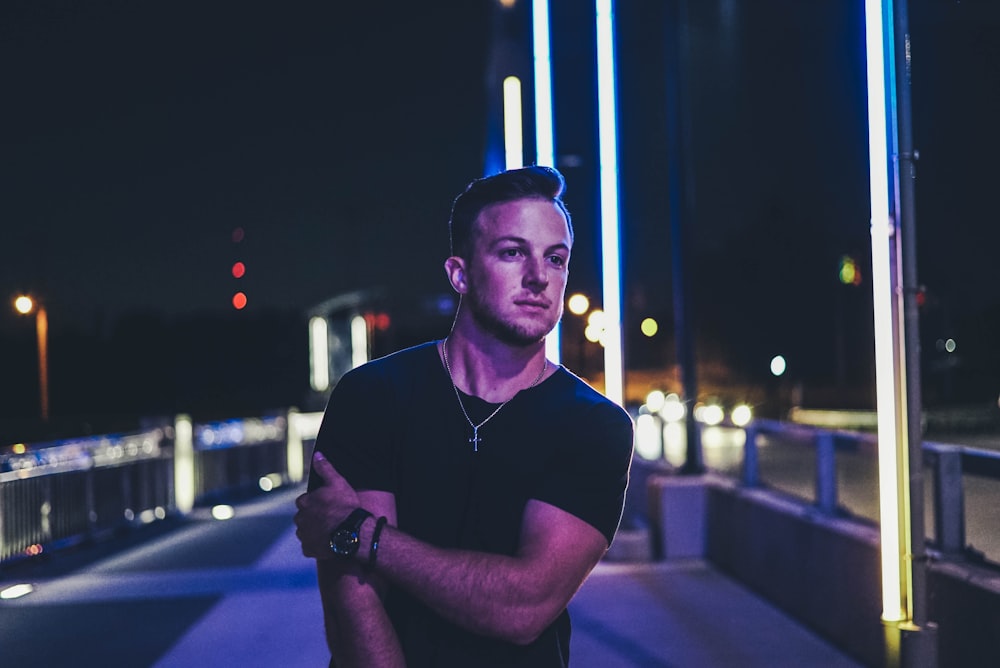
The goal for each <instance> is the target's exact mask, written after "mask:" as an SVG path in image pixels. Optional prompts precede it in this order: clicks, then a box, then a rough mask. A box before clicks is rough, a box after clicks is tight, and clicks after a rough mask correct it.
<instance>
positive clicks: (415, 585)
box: [295, 456, 608, 665]
mask: <svg viewBox="0 0 1000 668" xmlns="http://www.w3.org/2000/svg"><path fill="white" fill-rule="evenodd" d="M313 467H314V470H315V471H316V473H317V474H318V475H319V476H320V478H321V479H322V480H323V484H322V486H320V487H319V488H317V489H315V490H314V491H312V492H310V493H308V494H304V495H302V496H301V497H299V499H298V500H297V501H296V505H297V506H298V508H299V512H298V513H297V514H296V518H295V522H296V525H297V526H298V532H297V533H298V536H299V539H300V540H301V541H302V551H303V554H305V555H306V556H308V557H313V558H316V559H317V560H318V563H319V564H320V566H319V569H320V573H321V594H322V596H323V601H324V610H333V611H335V615H334V616H335V618H336V619H337V620H339V621H340V625H339V627H340V628H342V629H343V628H349V627H350V625H355V624H360V625H361V626H362V627H363V629H364V630H365V631H366V632H368V633H375V634H376V637H382V636H384V635H386V634H389V633H391V627H390V626H388V620H387V618H385V613H384V610H382V609H381V606H380V605H376V604H377V603H378V598H377V595H376V593H375V588H374V586H375V585H374V584H373V581H372V580H371V578H369V579H368V580H364V579H363V577H362V575H361V571H360V569H359V565H360V564H361V563H363V562H365V561H367V559H368V553H369V546H370V544H371V534H372V530H373V528H374V521H372V520H369V521H367V522H365V524H364V525H363V526H362V529H361V546H362V547H361V549H360V550H359V551H358V554H357V555H355V562H354V563H353V564H350V565H345V564H343V563H341V562H332V563H330V564H324V563H323V562H324V561H329V560H330V558H331V557H332V556H333V555H332V554H331V552H330V548H329V535H330V531H331V530H332V529H333V528H334V527H335V526H336V525H337V524H338V523H339V522H340V521H342V520H343V519H344V518H345V517H346V516H347V515H348V513H350V512H351V510H353V509H354V508H356V507H359V506H361V507H365V508H367V509H368V510H370V511H372V512H373V513H374V514H375V515H376V517H377V516H378V515H385V516H386V517H388V518H389V524H388V525H387V526H386V527H385V529H384V530H383V532H382V536H381V538H380V540H379V548H378V558H377V565H376V568H375V575H376V576H377V577H379V578H384V580H386V581H388V582H389V583H390V584H392V585H395V586H398V587H402V588H403V589H406V590H407V591H409V592H410V593H411V594H413V595H414V596H415V597H417V598H418V599H420V600H421V601H422V602H423V603H425V604H426V605H427V606H428V607H430V608H431V609H433V610H434V611H435V612H437V613H438V614H440V615H441V616H442V617H444V618H445V619H448V620H449V621H451V622H452V623H454V624H456V625H458V626H460V627H462V628H465V629H467V630H470V631H473V632H475V633H479V634H483V635H487V636H492V637H496V638H501V639H503V640H506V641H508V642H512V643H518V644H527V643H530V642H531V641H533V640H534V639H535V638H537V637H538V635H539V634H541V632H542V631H543V630H545V628H546V627H547V626H548V625H549V624H551V623H552V621H553V620H555V619H556V617H558V616H559V614H560V613H561V612H562V611H563V609H564V608H565V607H566V605H567V604H568V603H569V600H570V599H571V598H572V597H573V595H574V594H575V593H576V591H577V589H579V587H580V585H581V584H582V583H583V581H584V579H586V577H587V575H588V574H589V573H590V571H591V570H592V569H593V567H594V566H595V565H596V564H597V562H598V561H599V560H600V558H601V557H602V556H603V555H604V552H605V551H606V550H607V547H608V545H607V541H606V540H605V538H604V536H603V534H601V533H600V532H599V531H598V530H597V529H595V528H594V527H592V526H591V525H589V524H587V523H586V522H584V521H583V520H581V519H579V518H577V517H575V516H574V515H572V514H570V513H567V512H566V511H563V510H561V509H559V508H557V507H555V506H552V505H549V504H547V503H543V502H541V501H537V500H532V501H529V502H528V504H527V506H526V508H525V511H524V518H523V522H522V531H521V536H520V543H519V549H518V551H517V553H516V554H515V555H513V556H505V555H498V554H488V553H482V552H472V551H465V550H446V549H441V548H438V547H434V546H432V545H429V544H427V543H424V542H422V541H419V540H417V539H415V538H413V537H412V536H409V535H407V534H406V533H404V532H402V531H399V530H397V529H396V528H395V526H394V525H395V498H394V497H393V495H392V494H389V493H386V492H362V493H361V494H359V493H357V492H356V491H355V490H354V489H353V488H351V486H350V485H349V484H348V483H347V481H346V480H344V478H343V477H341V476H340V475H339V474H338V473H337V472H336V470H334V468H333V466H332V465H331V464H330V463H329V462H328V461H326V460H325V459H323V458H322V457H321V456H317V457H316V458H314V460H313ZM338 569H355V570H356V571H357V573H358V575H356V576H355V577H354V578H353V579H350V580H349V584H350V586H349V587H347V588H344V587H333V586H331V587H325V586H323V580H324V576H323V575H322V574H323V573H324V572H325V571H329V572H336V571H337V570H338ZM341 584H343V583H341ZM362 589H364V591H363V592H362ZM345 596H349V597H350V598H345ZM356 601H363V602H364V605H360V606H359V605H358V604H357V603H356ZM329 616H330V615H329V614H328V615H327V617H328V618H329ZM356 617H363V618H364V621H359V620H358V619H356ZM327 628H328V632H327V634H328V638H329V639H330V641H331V644H336V638H337V636H333V637H331V636H330V627H329V624H328V626H327ZM393 640H395V638H394V636H393ZM396 648H397V650H398V642H396ZM387 665H392V664H391V663H390V664H387Z"/></svg>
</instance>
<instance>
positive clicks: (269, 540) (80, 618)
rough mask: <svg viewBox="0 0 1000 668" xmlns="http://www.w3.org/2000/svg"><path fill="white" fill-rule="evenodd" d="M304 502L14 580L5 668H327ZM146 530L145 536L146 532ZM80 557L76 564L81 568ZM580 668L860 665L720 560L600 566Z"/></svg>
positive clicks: (576, 624)
mask: <svg viewBox="0 0 1000 668" xmlns="http://www.w3.org/2000/svg"><path fill="white" fill-rule="evenodd" d="M299 491H300V490H298V489H286V490H279V491H277V492H274V493H272V494H270V495H268V496H264V497H261V498H259V499H256V500H254V501H251V502H247V503H243V504H241V505H238V506H236V515H235V517H234V518H233V519H231V520H227V521H224V522H223V521H217V520H213V519H212V518H211V516H210V515H209V513H208V511H207V510H204V509H202V510H198V511H196V512H195V513H194V514H193V515H192V516H190V517H188V518H185V519H184V520H183V521H181V522H179V523H178V525H177V526H175V527H173V528H171V529H170V530H169V531H157V530H153V531H150V530H148V529H147V530H143V531H150V533H148V534H147V535H146V536H145V537H144V539H142V540H134V539H132V540H130V541H129V542H128V544H127V545H126V546H124V547H121V548H120V549H116V550H114V551H112V552H110V553H108V554H103V552H107V548H106V547H101V548H100V549H98V548H89V549H91V550H92V551H94V553H95V554H96V555H97V556H95V555H91V557H90V558H88V557H87V555H86V554H85V553H86V550H82V551H79V552H80V554H74V555H66V556H63V555H55V556H53V557H52V558H51V559H50V560H49V562H47V563H38V564H33V565H31V566H27V565H19V566H16V567H13V568H8V569H6V570H0V588H3V587H6V586H8V585H10V584H13V583H15V582H29V583H30V584H32V585H33V586H34V587H35V590H34V592H32V593H31V594H29V595H27V596H24V597H23V598H19V599H15V600H0V657H2V663H3V665H11V666H14V665H28V664H29V663H30V664H33V665H42V666H51V667H59V666H155V667H156V668H182V667H183V668H189V667H191V666H209V665H210V666H214V667H217V668H226V667H235V666H240V667H241V668H254V667H260V668H264V667H272V666H292V667H295V666H302V667H307V666H308V667H315V666H326V664H327V659H328V655H327V652H326V647H325V643H324V640H323V632H322V622H321V615H320V603H319V596H318V594H317V593H316V579H315V571H314V567H313V563H312V562H311V561H310V560H308V559H305V558H303V557H302V556H301V553H300V552H299V549H298V542H297V541H296V539H295V535H294V529H293V527H292V524H291V517H292V514H293V512H294V507H293V504H292V500H293V499H294V498H295V496H296V495H297V494H298V493H299ZM140 533H141V532H140ZM74 560H76V561H74ZM570 611H571V614H572V617H573V628H574V630H573V641H572V645H571V665H572V666H574V668H608V667H615V668H618V667H621V668H628V667H631V666H635V667H640V666H642V667H653V668H667V667H670V668H675V667H676V668H702V667H712V668H715V667H720V668H725V667H729V666H732V667H736V666H739V667H740V668H754V667H764V666H767V667H768V668H781V667H784V666H787V667H789V668H792V667H796V668H798V667H802V666H809V667H830V668H841V667H842V668H849V667H853V666H859V665H860V664H858V663H856V662H854V661H852V660H851V659H849V658H848V657H846V656H844V655H843V654H842V653H840V652H839V651H838V650H837V649H836V648H834V647H832V646H830V645H829V644H827V643H826V642H824V641H823V640H822V639H821V638H818V637H817V636H815V635H814V634H812V633H811V632H810V631H808V630H807V629H805V628H803V627H802V626H801V625H799V624H798V623H797V622H795V621H794V620H792V619H790V618H788V617H787V616H785V615H784V614H783V613H781V612H780V611H778V610H777V609H775V608H774V607H773V606H771V605H769V604H768V603H766V602H765V601H763V600H761V599H759V598H757V597H756V596H754V595H753V594H752V593H751V592H749V591H747V590H746V589H744V588H743V587H741V586H740V585H738V584H737V583H735V582H734V581H732V580H730V579H729V578H727V577H726V576H724V575H723V574H721V573H719V572H718V571H716V570H714V569H713V568H712V567H711V565H709V564H707V563H706V562H704V561H700V560H693V561H683V562H659V563H641V564H620V563H609V562H604V563H601V564H599V565H598V567H597V569H596V570H595V571H594V573H593V574H592V575H591V577H590V579H589V580H588V581H587V583H586V584H585V585H584V586H583V588H582V589H581V591H580V592H579V593H578V594H577V596H576V598H575V599H574V600H573V602H572V603H571V605H570Z"/></svg>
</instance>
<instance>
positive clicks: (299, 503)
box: [295, 452, 361, 559]
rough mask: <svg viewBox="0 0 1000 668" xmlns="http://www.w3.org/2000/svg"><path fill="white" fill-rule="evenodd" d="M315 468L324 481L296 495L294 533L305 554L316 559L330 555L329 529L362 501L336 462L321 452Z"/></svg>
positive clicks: (314, 463) (314, 464)
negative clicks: (337, 467)
mask: <svg viewBox="0 0 1000 668" xmlns="http://www.w3.org/2000/svg"><path fill="white" fill-rule="evenodd" d="M312 466H313V471H315V472H316V474H317V475H318V476H319V478H320V480H322V484H321V485H320V486H319V487H317V488H316V489H314V490H313V491H311V492H307V493H306V494H302V495H301V496H299V498H297V499H295V506H296V507H297V508H298V509H299V510H298V512H297V513H295V526H296V527H297V528H296V530H295V535H296V536H298V539H299V542H301V543H302V554H304V555H305V556H307V557H312V558H313V559H329V558H331V557H333V556H334V555H333V552H331V551H330V533H331V532H332V531H333V530H334V529H335V528H336V527H337V525H339V524H340V523H341V522H343V521H344V520H345V519H346V518H347V516H348V515H349V514H350V513H351V511H352V510H354V509H355V508H357V507H358V506H360V505H361V502H360V500H359V499H358V493H357V492H356V491H355V490H354V488H353V487H351V485H350V483H348V482H347V480H345V479H344V477H343V476H342V475H340V474H339V473H337V470H336V469H335V468H333V464H331V463H330V462H328V461H327V460H326V458H325V457H324V456H323V455H322V454H320V453H319V452H317V453H315V454H314V455H313V462H312Z"/></svg>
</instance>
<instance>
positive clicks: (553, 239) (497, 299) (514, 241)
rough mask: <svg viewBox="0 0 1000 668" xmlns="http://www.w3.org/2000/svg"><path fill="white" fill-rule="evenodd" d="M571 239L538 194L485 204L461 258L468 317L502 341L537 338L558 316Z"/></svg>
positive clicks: (525, 342) (526, 342)
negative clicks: (467, 251)
mask: <svg viewBox="0 0 1000 668" xmlns="http://www.w3.org/2000/svg"><path fill="white" fill-rule="evenodd" d="M571 245H572V241H571V239H570V233H569V226H568V225H567V223H566V217H565V215H564V214H563V212H562V211H561V210H560V209H559V207H558V206H557V205H556V204H555V203H553V202H549V201H546V200H543V199H522V200H515V201H513V202H504V203H501V204H494V205H492V206H490V207H487V208H486V209H484V210H483V211H482V213H480V214H479V217H478V218H477V219H476V222H475V226H474V229H473V240H472V252H471V254H470V257H469V258H468V259H467V261H466V263H465V268H466V281H467V285H468V291H467V297H468V299H467V301H468V306H469V308H470V310H471V315H472V317H473V319H474V320H475V321H476V322H477V324H479V326H480V327H482V328H483V329H485V330H486V331H488V332H490V333H491V334H493V335H494V336H496V337H497V338H498V339H500V340H501V341H503V342H505V343H508V344H513V345H521V346H524V345H530V344H532V343H537V342H538V341H540V340H541V339H542V338H543V337H544V336H545V335H546V334H548V333H549V332H550V331H551V330H552V328H553V327H555V325H556V323H558V322H559V319H560V318H561V317H562V307H563V295H564V294H565V292H566V279H567V277H568V275H569V256H570V247H571Z"/></svg>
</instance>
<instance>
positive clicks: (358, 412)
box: [309, 365, 395, 492]
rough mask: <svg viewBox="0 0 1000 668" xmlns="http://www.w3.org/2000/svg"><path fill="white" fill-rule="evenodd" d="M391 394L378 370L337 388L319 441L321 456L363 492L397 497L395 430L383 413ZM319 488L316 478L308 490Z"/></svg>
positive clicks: (365, 370) (370, 368) (351, 375)
mask: <svg viewBox="0 0 1000 668" xmlns="http://www.w3.org/2000/svg"><path fill="white" fill-rule="evenodd" d="M387 390H388V388H387V387H386V383H384V382H383V380H382V377H381V374H380V373H378V370H377V369H376V368H375V367H374V365H366V366H362V367H359V368H357V369H354V370H352V371H350V372H348V373H347V374H345V375H344V376H343V377H342V378H341V379H340V381H339V382H338V383H337V385H336V387H334V389H333V392H332V393H331V395H330V400H329V402H328V403H327V406H326V411H325V412H324V414H323V422H322V424H321V425H320V429H319V433H318V434H317V436H316V450H317V451H319V452H322V453H323V456H325V457H326V458H327V459H328V460H329V461H330V462H331V463H332V464H333V466H334V468H336V469H337V471H338V472H339V473H340V474H341V475H342V476H344V478H346V479H347V481H348V482H349V483H351V485H352V486H353V487H354V488H355V489H358V490H372V489H377V490H383V491H388V492H394V491H395V490H394V479H393V478H394V476H393V467H392V442H393V438H392V432H391V429H392V427H391V425H388V424H386V419H385V413H384V411H383V410H380V407H381V406H385V402H386V400H387V397H386V396H385V392H386V391H387ZM318 483H319V481H318V480H317V478H316V475H315V473H311V474H310V476H309V489H310V490H311V489H314V488H315V487H317V486H318Z"/></svg>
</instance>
